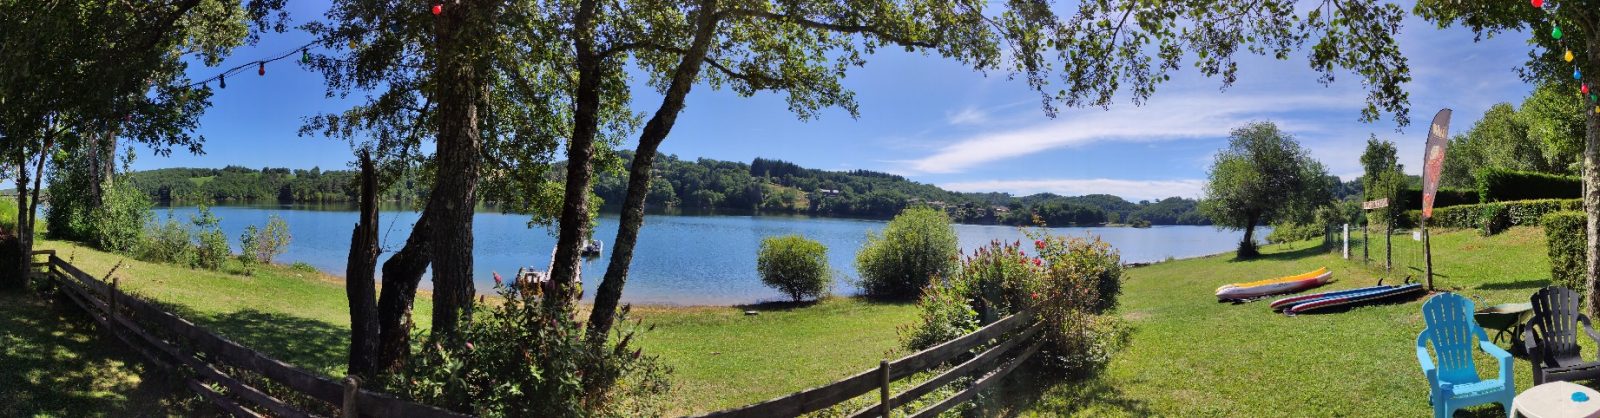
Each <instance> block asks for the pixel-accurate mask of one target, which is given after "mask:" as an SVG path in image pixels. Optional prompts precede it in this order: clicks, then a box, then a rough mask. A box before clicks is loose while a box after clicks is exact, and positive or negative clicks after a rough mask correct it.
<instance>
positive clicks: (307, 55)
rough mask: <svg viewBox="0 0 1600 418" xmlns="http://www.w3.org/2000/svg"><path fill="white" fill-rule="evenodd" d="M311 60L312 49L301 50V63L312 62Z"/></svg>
mask: <svg viewBox="0 0 1600 418" xmlns="http://www.w3.org/2000/svg"><path fill="white" fill-rule="evenodd" d="M310 62H311V51H308V50H304V49H302V50H300V63H301V64H307V63H310Z"/></svg>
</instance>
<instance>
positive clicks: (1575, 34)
mask: <svg viewBox="0 0 1600 418" xmlns="http://www.w3.org/2000/svg"><path fill="white" fill-rule="evenodd" d="M1538 3H1539V4H1540V5H1542V6H1543V7H1534V6H1533V5H1532V3H1530V2H1469V1H1458V0H1424V1H1421V2H1418V3H1417V6H1416V13H1417V14H1418V15H1420V16H1422V17H1423V18H1425V19H1428V20H1430V21H1433V22H1435V23H1437V24H1438V25H1439V27H1449V26H1453V25H1456V24H1460V25H1462V26H1465V27H1467V28H1470V29H1472V31H1473V32H1474V33H1476V34H1477V35H1478V36H1477V38H1476V39H1483V38H1489V37H1494V36H1501V35H1512V36H1519V37H1521V36H1526V37H1527V38H1528V45H1529V46H1530V48H1531V50H1530V51H1529V52H1528V60H1527V61H1526V62H1524V63H1523V64H1522V65H1521V66H1520V67H1517V74H1518V76H1520V77H1521V78H1522V80H1523V81H1526V82H1530V83H1559V84H1560V85H1563V86H1565V90H1566V91H1565V96H1566V100H1567V101H1568V103H1572V102H1577V103H1578V105H1577V111H1579V112H1581V113H1582V114H1583V115H1584V116H1583V117H1584V120H1583V126H1584V129H1583V130H1584V139H1583V142H1582V144H1583V147H1582V150H1583V152H1582V153H1583V159H1582V166H1583V184H1584V188H1583V190H1584V192H1583V208H1584V212H1585V213H1586V214H1587V219H1588V221H1587V224H1586V227H1585V228H1584V230H1585V231H1588V232H1587V234H1588V242H1587V245H1586V246H1585V250H1586V251H1587V253H1588V255H1587V258H1586V259H1585V260H1586V261H1585V266H1586V269H1585V270H1586V276H1587V280H1588V286H1589V289H1590V292H1591V294H1590V295H1589V297H1587V298H1585V300H1587V301H1588V305H1589V306H1588V307H1589V313H1590V315H1596V314H1600V293H1596V292H1600V288H1597V287H1596V285H1597V284H1600V283H1596V281H1597V280H1600V187H1596V185H1597V184H1600V95H1596V93H1600V92H1594V91H1593V89H1594V88H1595V87H1596V85H1595V80H1596V78H1595V75H1596V74H1600V73H1596V71H1600V7H1597V5H1596V4H1595V2H1593V1H1587V0H1585V1H1540V2H1538ZM1578 83H1584V84H1588V86H1589V87H1590V89H1591V91H1590V93H1591V95H1588V97H1585V96H1584V95H1580V94H1578V88H1579V87H1578V86H1577V84H1578ZM1560 96H1561V94H1557V95H1556V97H1560ZM1558 100H1559V99H1558ZM1568 148H1569V149H1570V148H1572V147H1570V146H1569V147H1568ZM1558 149H1560V147H1559V146H1558Z"/></svg>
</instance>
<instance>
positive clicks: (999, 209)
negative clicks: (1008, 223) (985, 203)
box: [990, 206, 1011, 213]
mask: <svg viewBox="0 0 1600 418" xmlns="http://www.w3.org/2000/svg"><path fill="white" fill-rule="evenodd" d="M990 209H994V213H1011V208H1008V207H1005V206H995V207H992V208H990Z"/></svg>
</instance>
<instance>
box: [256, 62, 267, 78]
mask: <svg viewBox="0 0 1600 418" xmlns="http://www.w3.org/2000/svg"><path fill="white" fill-rule="evenodd" d="M256 75H267V63H265V62H258V63H256Z"/></svg>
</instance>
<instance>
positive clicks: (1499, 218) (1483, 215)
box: [1478, 203, 1511, 237]
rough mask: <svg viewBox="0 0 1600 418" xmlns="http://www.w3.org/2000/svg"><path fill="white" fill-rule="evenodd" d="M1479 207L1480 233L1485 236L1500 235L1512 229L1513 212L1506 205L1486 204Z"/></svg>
mask: <svg viewBox="0 0 1600 418" xmlns="http://www.w3.org/2000/svg"><path fill="white" fill-rule="evenodd" d="M1479 206H1480V209H1479V210H1478V212H1479V215H1478V232H1479V233H1480V234H1482V235H1483V236H1486V237H1487V236H1490V235H1494V234H1498V233H1500V231H1505V230H1506V228H1510V227H1511V211H1510V210H1508V209H1507V208H1506V205H1504V204H1500V203H1485V204H1482V205H1479Z"/></svg>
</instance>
